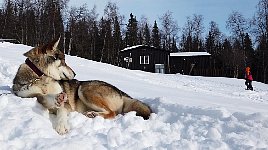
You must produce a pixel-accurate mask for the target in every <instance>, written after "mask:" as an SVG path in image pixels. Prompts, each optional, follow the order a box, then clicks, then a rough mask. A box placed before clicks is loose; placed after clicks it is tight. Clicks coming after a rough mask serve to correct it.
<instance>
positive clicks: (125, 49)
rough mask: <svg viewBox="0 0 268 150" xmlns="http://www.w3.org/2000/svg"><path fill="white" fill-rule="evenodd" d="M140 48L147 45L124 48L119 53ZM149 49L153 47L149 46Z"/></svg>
mask: <svg viewBox="0 0 268 150" xmlns="http://www.w3.org/2000/svg"><path fill="white" fill-rule="evenodd" d="M142 46H147V45H134V46H130V47H126V48H124V49H122V50H121V51H127V50H131V49H135V48H138V47H142ZM151 47H153V46H151ZM153 48H154V47H153Z"/></svg>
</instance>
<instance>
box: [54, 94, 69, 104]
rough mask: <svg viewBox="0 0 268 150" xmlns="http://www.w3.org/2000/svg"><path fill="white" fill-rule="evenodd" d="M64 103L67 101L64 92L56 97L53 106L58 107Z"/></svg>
mask: <svg viewBox="0 0 268 150" xmlns="http://www.w3.org/2000/svg"><path fill="white" fill-rule="evenodd" d="M66 101H67V94H66V93H64V92H61V93H59V94H58V95H57V96H56V103H55V104H56V106H58V107H60V106H61V105H63V104H64V103H65V102H66Z"/></svg>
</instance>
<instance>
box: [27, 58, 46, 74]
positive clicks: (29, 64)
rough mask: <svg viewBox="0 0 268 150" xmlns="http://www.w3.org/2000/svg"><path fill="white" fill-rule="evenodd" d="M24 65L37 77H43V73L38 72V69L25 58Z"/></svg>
mask: <svg viewBox="0 0 268 150" xmlns="http://www.w3.org/2000/svg"><path fill="white" fill-rule="evenodd" d="M25 63H26V64H27V65H28V66H29V67H30V68H31V69H32V70H33V71H34V72H35V73H36V74H37V75H38V76H39V77H41V76H43V75H44V73H43V72H42V71H41V70H40V69H38V68H37V67H36V66H35V65H34V64H33V63H32V62H31V61H30V59H29V58H27V59H26V60H25Z"/></svg>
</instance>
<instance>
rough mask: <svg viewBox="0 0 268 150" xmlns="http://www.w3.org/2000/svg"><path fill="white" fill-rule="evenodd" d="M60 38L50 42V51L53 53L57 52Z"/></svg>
mask: <svg viewBox="0 0 268 150" xmlns="http://www.w3.org/2000/svg"><path fill="white" fill-rule="evenodd" d="M60 38H61V37H59V38H58V39H55V40H53V41H52V42H51V45H52V50H53V51H55V50H57V47H58V45H59V42H60Z"/></svg>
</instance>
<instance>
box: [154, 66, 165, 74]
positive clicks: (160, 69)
mask: <svg viewBox="0 0 268 150" xmlns="http://www.w3.org/2000/svg"><path fill="white" fill-rule="evenodd" d="M155 73H163V74H164V73H165V65H164V64H155Z"/></svg>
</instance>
